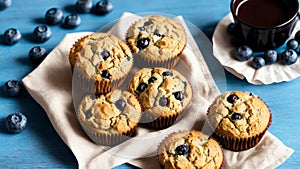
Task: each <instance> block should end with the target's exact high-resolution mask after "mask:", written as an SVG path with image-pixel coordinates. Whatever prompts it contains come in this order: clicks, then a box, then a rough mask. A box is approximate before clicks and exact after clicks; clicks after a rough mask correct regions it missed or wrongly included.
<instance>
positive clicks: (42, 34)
mask: <svg viewBox="0 0 300 169" xmlns="http://www.w3.org/2000/svg"><path fill="white" fill-rule="evenodd" d="M51 35H52V31H51V29H50V28H49V27H48V26H46V25H39V26H37V27H36V28H35V29H34V31H33V37H34V40H35V41H36V42H39V43H42V42H46V41H47V40H48V39H50V37H51Z"/></svg>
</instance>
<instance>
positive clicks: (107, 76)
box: [101, 70, 111, 79]
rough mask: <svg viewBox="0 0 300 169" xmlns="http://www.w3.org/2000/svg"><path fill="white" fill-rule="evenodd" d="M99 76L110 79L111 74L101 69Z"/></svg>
mask: <svg viewBox="0 0 300 169" xmlns="http://www.w3.org/2000/svg"><path fill="white" fill-rule="evenodd" d="M101 77H103V78H106V79H110V78H111V74H109V73H108V71H107V70H103V71H102V73H101Z"/></svg>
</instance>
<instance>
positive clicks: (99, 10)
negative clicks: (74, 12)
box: [94, 0, 113, 15]
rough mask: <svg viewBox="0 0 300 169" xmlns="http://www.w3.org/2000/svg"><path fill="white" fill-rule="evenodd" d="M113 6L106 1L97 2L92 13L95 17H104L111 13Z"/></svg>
mask: <svg viewBox="0 0 300 169" xmlns="http://www.w3.org/2000/svg"><path fill="white" fill-rule="evenodd" d="M112 9H113V5H112V3H111V2H109V1H107V0H101V1H98V2H97V3H96V4H95V6H94V13H95V14H97V15H105V14H108V13H109V12H111V10H112Z"/></svg>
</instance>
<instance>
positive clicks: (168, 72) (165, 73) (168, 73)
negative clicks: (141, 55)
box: [162, 71, 173, 76]
mask: <svg viewBox="0 0 300 169" xmlns="http://www.w3.org/2000/svg"><path fill="white" fill-rule="evenodd" d="M162 75H163V76H173V73H172V72H170V71H165V72H163V73H162Z"/></svg>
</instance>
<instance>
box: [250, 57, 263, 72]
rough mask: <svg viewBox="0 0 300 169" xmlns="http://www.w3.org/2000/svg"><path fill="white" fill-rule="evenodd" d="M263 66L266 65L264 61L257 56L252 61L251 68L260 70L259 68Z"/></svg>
mask: <svg viewBox="0 0 300 169" xmlns="http://www.w3.org/2000/svg"><path fill="white" fill-rule="evenodd" d="M265 64H266V62H265V59H264V58H263V57H260V56H257V57H255V58H253V60H252V66H253V67H254V68H255V69H260V68H261V67H263V66H265Z"/></svg>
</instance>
